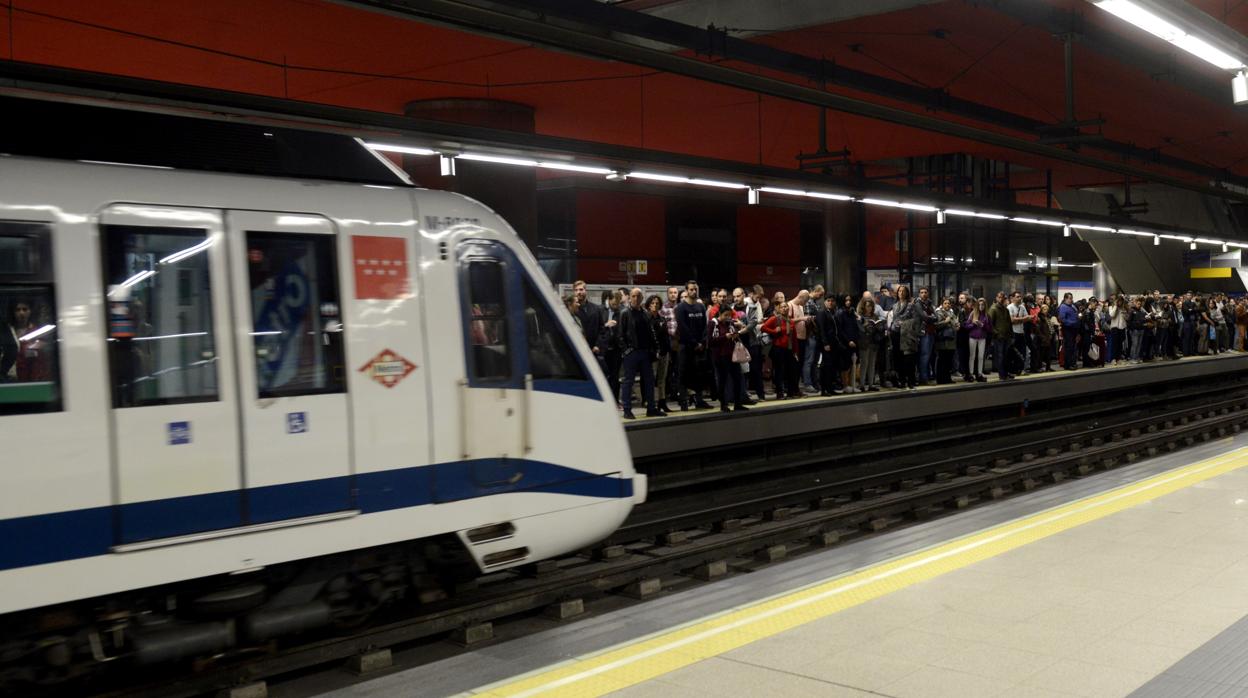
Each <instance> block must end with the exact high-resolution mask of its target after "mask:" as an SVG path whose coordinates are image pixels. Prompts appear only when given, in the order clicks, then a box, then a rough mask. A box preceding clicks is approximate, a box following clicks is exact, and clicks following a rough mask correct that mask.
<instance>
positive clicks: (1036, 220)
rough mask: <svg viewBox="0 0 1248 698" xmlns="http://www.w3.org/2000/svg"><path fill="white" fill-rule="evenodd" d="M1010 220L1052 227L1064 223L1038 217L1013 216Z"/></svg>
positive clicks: (1060, 225) (1057, 226) (1058, 226)
mask: <svg viewBox="0 0 1248 698" xmlns="http://www.w3.org/2000/svg"><path fill="white" fill-rule="evenodd" d="M1010 220H1012V221H1014V222H1015V223H1032V224H1034V225H1047V226H1052V227H1054V228H1060V227H1062V226H1063V225H1066V224H1065V223H1063V222H1061V221H1045V220H1040V219H1039V218H1017V217H1015V218H1011V219H1010Z"/></svg>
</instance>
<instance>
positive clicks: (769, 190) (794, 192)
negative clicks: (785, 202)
mask: <svg viewBox="0 0 1248 698" xmlns="http://www.w3.org/2000/svg"><path fill="white" fill-rule="evenodd" d="M758 190H759V191H761V192H763V193H764V194H780V195H781V196H806V195H807V193H808V192H804V191H802V190H801V189H782V188H780V187H759V188H758Z"/></svg>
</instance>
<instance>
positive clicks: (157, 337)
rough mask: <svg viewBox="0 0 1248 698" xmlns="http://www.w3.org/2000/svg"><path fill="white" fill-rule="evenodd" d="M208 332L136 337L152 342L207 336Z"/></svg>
mask: <svg viewBox="0 0 1248 698" xmlns="http://www.w3.org/2000/svg"><path fill="white" fill-rule="evenodd" d="M206 336H208V333H207V332H183V333H181V334H158V335H155V336H152V337H135V338H134V341H136V342H151V341H153V340H157V339H178V338H181V337H206Z"/></svg>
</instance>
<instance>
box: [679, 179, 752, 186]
mask: <svg viewBox="0 0 1248 698" xmlns="http://www.w3.org/2000/svg"><path fill="white" fill-rule="evenodd" d="M689 183H690V184H696V185H698V186H699V187H719V188H720V189H748V188H749V187H747V186H745V185H744V184H738V183H736V182H721V181H719V180H716V179H698V178H696V177H695V178H693V179H690V180H689Z"/></svg>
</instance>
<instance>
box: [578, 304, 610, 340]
mask: <svg viewBox="0 0 1248 698" xmlns="http://www.w3.org/2000/svg"><path fill="white" fill-rule="evenodd" d="M576 315H577V317H579V318H580V319H581V332H582V333H583V334H584V335H585V341H586V342H589V346H590V348H593V347H597V348H598V350H599V351H602V350H604V349H606V344H605V342H604V341H603V340H604V339H605V338H604V337H603V329H604V328H603V325H605V324H606V322H607V321H606V313H605V312H603V307H602V306H601V305H596V304H594V303H590V302H588V301H587V302H586V303H585V304H584V305H582V306H581V307H580V309H579V310H577V311H576Z"/></svg>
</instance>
